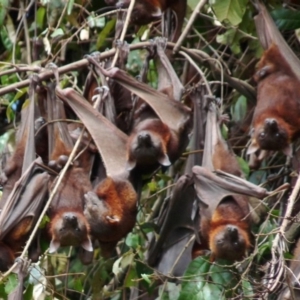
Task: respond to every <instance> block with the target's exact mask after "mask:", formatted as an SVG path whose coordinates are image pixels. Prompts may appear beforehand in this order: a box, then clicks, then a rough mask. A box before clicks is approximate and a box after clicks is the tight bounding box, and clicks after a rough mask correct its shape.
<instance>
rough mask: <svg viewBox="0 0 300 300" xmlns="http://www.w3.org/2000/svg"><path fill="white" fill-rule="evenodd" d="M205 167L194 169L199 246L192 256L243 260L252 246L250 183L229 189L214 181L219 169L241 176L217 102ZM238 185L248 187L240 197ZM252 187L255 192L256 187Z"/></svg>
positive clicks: (207, 138) (212, 106)
mask: <svg viewBox="0 0 300 300" xmlns="http://www.w3.org/2000/svg"><path fill="white" fill-rule="evenodd" d="M202 165H203V167H197V166H196V167H194V168H193V172H194V180H195V188H196V192H197V195H198V197H199V199H200V200H201V205H200V247H199V245H198V244H195V247H194V254H193V255H194V256H196V254H197V252H198V251H199V250H200V253H201V249H202V250H203V249H209V250H210V251H211V259H212V260H215V259H219V258H224V259H228V260H240V259H242V258H243V257H244V256H245V255H246V253H247V250H248V249H249V248H250V246H251V242H250V241H251V231H250V225H251V218H250V215H249V213H250V210H249V207H248V198H247V196H245V195H241V194H245V193H246V194H247V193H248V194H249V192H250V190H249V189H248V187H247V186H248V183H247V182H246V181H244V180H242V179H239V180H240V183H239V184H237V183H236V184H233V185H230V186H227V184H228V183H227V182H226V180H225V181H223V180H221V179H220V181H219V182H218V183H217V182H214V181H215V180H217V177H216V175H214V174H213V173H212V171H213V170H216V169H219V170H221V171H225V172H227V174H234V175H237V176H241V174H242V172H241V170H240V167H239V165H238V163H237V160H236V158H235V155H234V153H233V152H232V150H231V149H230V148H229V146H228V145H227V143H226V142H225V140H224V139H223V137H222V135H221V131H220V128H219V123H218V110H217V107H216V105H215V104H214V103H210V105H209V111H208V114H207V125H206V135H205V148H204V154H203V163H202ZM208 178H209V179H208ZM233 178H236V177H233ZM237 178H238V177H237ZM206 179H208V181H206ZM210 180H212V181H210ZM209 181H210V182H209ZM219 184H220V185H219ZM239 185H241V186H244V185H245V189H244V191H243V192H242V193H241V194H239V193H237V192H236V191H234V190H235V189H236V188H237V187H238V186H239ZM221 186H222V187H221ZM253 188H254V190H255V188H256V187H255V186H254V187H253ZM198 253H199V252H198Z"/></svg>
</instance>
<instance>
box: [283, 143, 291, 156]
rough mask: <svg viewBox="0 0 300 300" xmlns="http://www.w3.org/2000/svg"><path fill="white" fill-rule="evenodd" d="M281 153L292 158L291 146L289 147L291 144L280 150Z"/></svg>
mask: <svg viewBox="0 0 300 300" xmlns="http://www.w3.org/2000/svg"><path fill="white" fill-rule="evenodd" d="M282 152H283V153H284V154H285V155H287V156H289V157H292V156H293V147H292V145H291V144H289V145H287V146H286V147H285V148H284V149H283V150H282Z"/></svg>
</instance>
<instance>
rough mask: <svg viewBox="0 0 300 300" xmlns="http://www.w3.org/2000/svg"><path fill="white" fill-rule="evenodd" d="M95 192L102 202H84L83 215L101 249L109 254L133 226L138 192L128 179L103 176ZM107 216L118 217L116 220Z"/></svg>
mask: <svg viewBox="0 0 300 300" xmlns="http://www.w3.org/2000/svg"><path fill="white" fill-rule="evenodd" d="M94 192H95V193H96V195H97V196H98V198H99V202H101V203H102V204H103V206H101V205H100V206H97V207H95V206H94V205H92V206H89V205H88V203H86V208H85V216H86V217H87V219H88V221H89V223H90V225H91V232H92V234H93V236H94V237H95V238H97V239H98V240H99V242H100V244H101V248H102V252H104V255H108V254H110V253H111V251H112V249H113V248H114V246H115V245H116V243H117V242H118V241H119V240H120V239H122V238H123V237H124V236H126V235H127V233H128V232H130V231H131V230H132V228H133V227H134V224H135V220H136V213H137V208H136V202H137V195H136V192H135V190H134V189H133V187H132V185H131V183H130V182H129V181H128V180H125V179H122V178H116V177H115V178H111V177H107V178H105V179H104V180H102V181H101V182H100V183H99V184H98V185H97V186H96V188H95V190H94ZM107 217H112V218H114V219H116V218H117V219H118V221H112V220H110V219H108V218H107ZM103 250H104V251H103ZM102 254H103V253H102Z"/></svg>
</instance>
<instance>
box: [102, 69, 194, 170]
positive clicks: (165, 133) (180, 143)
mask: <svg viewBox="0 0 300 300" xmlns="http://www.w3.org/2000/svg"><path fill="white" fill-rule="evenodd" d="M99 68H100V69H101V71H102V72H103V74H104V75H105V76H108V77H110V78H113V79H114V80H115V81H116V82H117V83H119V84H120V85H121V86H123V87H125V88H127V89H128V90H130V91H131V92H132V93H133V94H135V95H137V96H138V97H140V98H141V99H143V101H144V102H145V103H146V104H145V103H144V104H141V105H140V106H139V107H138V108H137V112H136V116H135V118H134V125H133V129H132V133H131V134H130V136H129V138H128V142H127V170H129V171H130V170H133V169H135V171H137V172H141V173H150V172H153V171H154V170H155V169H157V168H158V167H159V165H163V166H169V165H170V164H171V163H173V162H174V161H175V160H176V159H178V158H179V156H180V155H181V153H182V151H183V150H184V149H185V147H186V145H187V142H188V133H189V131H190V120H191V119H190V110H189V108H187V107H186V106H184V105H183V104H182V103H180V102H178V101H175V100H173V99H171V98H169V97H168V96H167V95H165V94H163V93H161V92H159V91H157V90H155V89H153V88H151V87H150V86H148V85H147V84H145V83H142V82H138V81H137V80H135V79H133V78H132V77H130V76H128V75H127V74H126V72H124V71H122V70H119V69H118V68H112V69H110V70H104V69H103V68H101V67H100V66H99Z"/></svg>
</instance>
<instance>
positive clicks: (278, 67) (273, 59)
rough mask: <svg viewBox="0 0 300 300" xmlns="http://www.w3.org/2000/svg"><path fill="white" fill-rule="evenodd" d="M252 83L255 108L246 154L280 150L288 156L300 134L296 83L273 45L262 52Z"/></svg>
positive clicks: (295, 79) (299, 107) (299, 98)
mask: <svg viewBox="0 0 300 300" xmlns="http://www.w3.org/2000/svg"><path fill="white" fill-rule="evenodd" d="M255 79H256V81H257V83H258V85H257V106H256V108H255V111H254V116H253V121H252V125H253V128H254V129H253V130H254V131H253V134H252V144H251V146H250V148H249V150H248V152H249V153H250V152H255V151H256V150H258V149H264V150H274V151H279V150H282V151H283V152H284V153H285V154H287V155H291V154H292V153H291V147H290V143H292V142H293V141H294V140H295V139H296V138H297V137H299V134H300V119H299V114H300V91H299V89H298V88H296V87H297V86H298V85H299V84H300V81H299V79H298V78H297V76H296V75H295V74H294V72H293V70H292V69H291V67H290V66H289V64H288V62H287V61H286V59H285V57H284V56H283V55H282V53H281V52H280V50H279V48H278V46H277V45H276V44H272V45H271V46H270V47H269V49H268V50H266V51H265V53H264V55H263V56H262V58H261V60H260V62H259V64H258V70H257V72H256V74H255Z"/></svg>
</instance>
